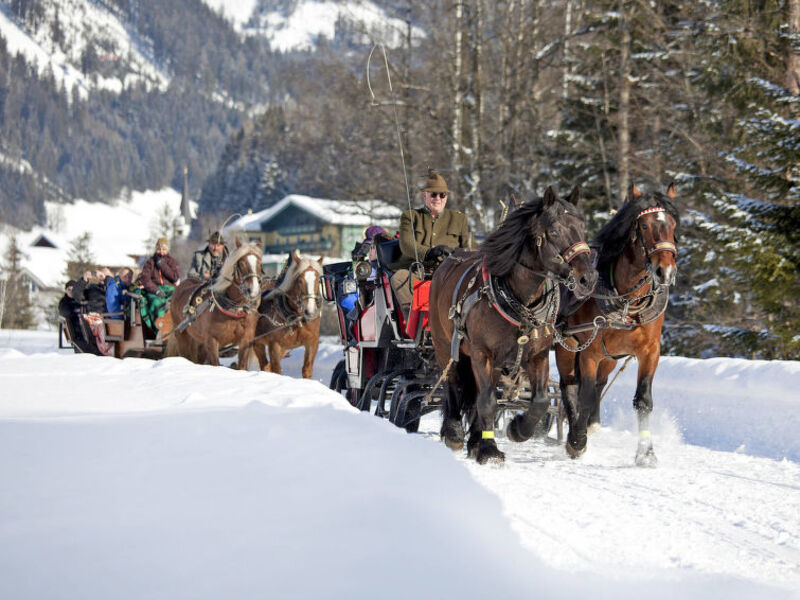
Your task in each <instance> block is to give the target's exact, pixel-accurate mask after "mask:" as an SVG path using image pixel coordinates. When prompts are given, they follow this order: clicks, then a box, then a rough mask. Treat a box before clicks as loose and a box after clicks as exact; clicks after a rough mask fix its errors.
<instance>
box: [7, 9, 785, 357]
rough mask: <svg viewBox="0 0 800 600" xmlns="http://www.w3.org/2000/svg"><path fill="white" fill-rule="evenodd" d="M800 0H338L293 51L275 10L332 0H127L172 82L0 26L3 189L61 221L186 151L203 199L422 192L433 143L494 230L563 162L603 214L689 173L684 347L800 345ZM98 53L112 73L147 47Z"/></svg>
mask: <svg viewBox="0 0 800 600" xmlns="http://www.w3.org/2000/svg"><path fill="white" fill-rule="evenodd" d="M59 1H60V2H65V1H66V0H59ZM71 1H78V0H71ZM798 2H800V0H763V1H761V2H757V3H756V2H742V1H741V0H708V1H706V2H683V1H671V0H668V1H664V2H658V3H642V2H635V1H632V0H504V1H500V2H497V1H495V0H387V1H384V2H380V3H377V4H379V6H380V7H381V8H382V9H383V10H384V12H385V14H386V15H387V18H388V17H391V18H392V19H393V21H391V23H389V21H387V25H386V27H385V28H384V29H383V30H380V29H376V28H375V27H367V26H364V25H363V24H360V23H359V22H358V21H357V20H348V18H347V15H348V14H355V13H356V12H357V11H356V10H355V8H352V7H355V6H360V5H362V4H364V3H363V2H355V1H353V2H339V3H338V4H339V5H342V6H346V7H350V8H347V10H345V11H344V12H343V13H340V15H339V17H337V20H336V28H335V32H336V33H335V36H334V39H327V38H324V37H320V38H318V39H317V40H316V46H315V47H314V49H313V50H309V51H294V52H287V53H278V52H273V51H272V50H270V48H269V43H268V41H267V38H266V37H264V36H262V35H261V33H260V29H259V28H262V27H264V23H269V22H274V21H275V19H273V18H272V17H271V16H270V15H273V12H272V11H275V10H279V11H281V14H283V15H289V14H291V13H292V11H297V10H299V7H300V6H301V5H303V4H306V3H311V0H306V2H301V1H300V0H297V1H295V2H285V1H278V0H261V1H260V2H259V3H257V13H258V15H257V16H254V17H253V19H251V21H250V24H249V27H250V29H249V30H248V29H247V28H245V32H246V33H242V32H237V31H236V30H234V29H233V28H232V27H231V26H230V25H229V24H228V23H226V22H225V21H224V20H223V19H222V18H221V17H219V16H218V15H216V14H215V13H214V12H213V11H211V10H210V9H209V8H208V7H207V6H206V5H205V4H203V3H202V2H200V1H199V0H174V1H170V2H160V1H158V0H108V1H106V2H104V3H101V4H102V5H103V6H110V7H111V8H112V9H113V10H114V11H115V14H119V15H120V18H121V19H122V21H123V22H125V23H127V24H128V25H127V26H129V27H130V28H131V30H132V31H135V32H136V35H137V36H138V38H137V39H139V40H140V42H141V45H142V47H143V48H144V50H143V54H144V55H146V56H151V57H152V60H153V62H154V64H155V65H156V67H157V68H158V69H159V70H160V72H161V73H163V74H165V75H164V77H166V78H167V82H166V83H165V84H159V85H156V84H147V83H145V82H139V83H136V84H131V85H129V86H127V87H125V88H124V90H123V91H122V92H120V93H115V92H113V91H102V90H96V91H93V92H92V93H90V94H88V95H86V96H85V97H84V96H83V95H81V94H79V93H77V92H75V91H74V90H65V89H61V88H60V87H59V84H58V83H56V82H55V80H52V79H50V78H48V76H47V74H46V73H45V74H44V75H41V76H38V77H37V76H35V75H34V74H33V73H32V72H31V69H30V67H28V66H26V65H25V64H24V63H23V62H22V61H21V60H19V59H16V58H14V57H13V56H10V55H9V54H8V52H6V51H4V50H2V46H1V45H0V59H1V60H0V153H1V154H0V174H1V175H2V178H3V185H2V186H0V208H2V211H3V218H4V220H12V221H15V222H16V223H17V224H31V223H33V222H35V221H39V222H41V220H42V219H43V218H44V214H43V208H42V199H43V198H44V197H48V196H50V197H58V196H62V197H64V198H65V199H69V198H71V197H76V196H82V197H86V198H89V199H104V198H109V197H113V196H114V195H115V194H117V193H118V192H119V191H120V190H121V189H122V188H124V187H128V188H132V189H143V188H154V187H159V186H162V185H165V184H169V183H172V184H173V185H178V184H179V182H180V173H181V167H182V165H183V164H184V163H186V164H188V165H189V168H190V173H191V174H192V177H191V185H192V188H193V189H192V193H193V195H194V196H199V198H200V210H201V212H204V213H214V214H225V215H227V214H230V213H233V212H243V211H246V210H247V209H251V208H252V209H253V210H259V209H261V208H264V207H266V206H269V205H270V204H271V203H273V202H275V201H276V200H277V199H279V198H281V197H282V196H283V195H284V194H285V193H287V192H298V193H307V194H313V195H320V196H327V197H344V198H365V197H378V198H382V199H386V200H389V201H392V202H395V203H397V204H398V205H405V204H406V203H407V188H406V180H407V179H408V181H409V183H410V185H411V188H412V195H413V187H414V184H415V183H416V182H417V181H418V179H419V178H420V176H421V175H423V174H424V173H425V171H426V168H427V167H428V166H431V167H436V168H438V169H440V170H441V171H442V173H443V174H444V175H445V177H446V178H447V180H448V183H449V184H450V187H451V188H452V189H453V190H454V192H455V193H454V195H453V197H452V199H451V201H450V202H451V205H453V207H455V208H460V209H463V210H465V211H466V212H467V213H468V214H469V215H470V218H471V221H472V223H473V226H474V228H475V229H476V230H478V231H486V230H489V229H491V228H492V227H493V226H494V224H495V223H496V219H497V215H498V214H499V209H500V205H499V201H500V200H503V201H507V200H508V199H509V198H510V197H511V196H512V195H513V196H514V197H515V198H516V199H518V200H523V199H525V198H527V197H529V196H531V195H533V194H537V193H541V191H542V190H543V189H544V187H545V186H547V185H551V184H553V185H555V186H556V187H557V188H558V189H559V190H561V191H566V190H568V189H569V188H571V187H572V186H573V185H580V186H581V190H582V196H583V206H584V208H585V210H586V212H587V214H588V215H589V220H590V229H591V231H597V229H598V228H599V227H600V226H601V225H602V223H603V222H605V220H607V219H608V218H609V210H612V209H615V208H616V207H618V206H619V205H620V203H621V202H622V201H623V199H624V197H625V190H627V189H628V186H629V185H630V184H631V183H636V184H637V185H638V186H641V187H650V188H653V189H661V190H663V189H664V188H665V187H666V185H667V184H668V183H669V182H670V181H675V182H676V183H677V185H678V198H677V203H678V206H679V208H680V210H681V214H682V221H683V222H682V227H681V231H680V240H679V267H680V271H679V284H678V288H677V290H676V292H675V293H674V295H673V297H672V303H671V306H670V312H669V319H670V321H669V323H668V326H667V327H665V337H664V344H665V349H666V350H668V351H674V352H678V353H681V354H684V355H692V356H697V355H704V354H710V353H719V354H734V355H736V354H744V355H747V356H750V357H764V358H776V357H784V358H797V357H798V356H800V336H798V334H797V331H800V307H799V306H798V300H797V298H798V294H800V268H799V267H800V243H799V242H800V240H798V234H797V231H798V227H799V226H800V192H798V185H797V181H798V177H800V141H799V140H800V131H799V130H800V120H799V115H800V108H799V106H800V105H799V103H800V100H799V99H798V88H799V87H800V85H799V82H800V76H799V75H798V72H800V58H799V57H800V38H798V30H800V8H798ZM37 3H38V5H41V4H42V3H41V1H40V0H13V1H7V0H6V1H5V2H4V3H3V4H4V6H5V7H6V12H7V13H9V14H12V16H13V18H16V19H23V20H24V19H29V20H30V19H34V20H35V19H41V12H42V11H41V10H39V11H38V12H36V11H31V10H30V8H31V7H32V6H36V5H37ZM327 4H332V3H327ZM24 7H27V9H26V10H22V8H24ZM15 11H16V12H15ZM276 14H277V13H276ZM32 15H33V16H32ZM36 15H39V16H36ZM343 15H344V16H343ZM37 26H39V27H45V26H49V27H51V28H52V27H54V25H53V23H52V22H51V23H39V24H38V25H37ZM287 27H288V25H287ZM56 29H57V28H56ZM385 39H392V40H395V41H396V44H398V45H394V46H391V47H389V48H388V50H387V57H386V58H387V63H388V66H389V74H390V75H391V85H392V88H391V90H390V86H389V80H388V79H387V72H386V70H385V68H384V55H383V52H382V48H376V49H375V52H374V53H373V54H372V56H371V61H370V62H369V67H368V60H367V59H368V56H370V51H371V50H372V49H373V43H374V42H377V41H381V40H385ZM398 40H399V41H398ZM85 54H86V56H84V57H83V59H84V60H82V61H81V63H82V68H84V69H85V70H86V72H87V73H90V74H91V73H96V76H97V77H99V76H101V75H102V76H104V77H108V76H111V75H113V73H114V70H115V69H116V70H124V68H125V65H124V61H121V60H120V61H115V62H114V61H112V63H109V62H108V61H104V60H101V59H102V58H103V57H104V56H107V54H108V53H106V54H102V53H99V52H98V53H97V56H94V55H93V54H92V52H90V51H89V50H87V51H86V52H85ZM98 57H99V58H98ZM21 81H24V82H25V83H24V84H20V82H21ZM399 142H400V143H399ZM401 146H402V150H403V152H402V154H401V150H400V148H401ZM404 165H405V169H404ZM203 180H204V183H203ZM201 184H202V191H200V186H201Z"/></svg>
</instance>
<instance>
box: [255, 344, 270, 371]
mask: <svg viewBox="0 0 800 600" xmlns="http://www.w3.org/2000/svg"><path fill="white" fill-rule="evenodd" d="M253 353H254V354H255V355H256V358H258V368H259V369H261V370H262V371H269V359H268V358H267V346H266V344H262V343H259V342H254V343H253Z"/></svg>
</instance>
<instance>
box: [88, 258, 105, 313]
mask: <svg viewBox="0 0 800 600" xmlns="http://www.w3.org/2000/svg"><path fill="white" fill-rule="evenodd" d="M94 275H95V281H94V282H91V283H89V284H88V285H87V286H86V289H85V290H84V292H83V298H84V300H86V308H87V309H88V311H89V312H93V313H104V312H106V281H107V280H108V279H109V278H110V277H111V271H110V270H109V269H108V267H104V268H102V269H97V270H96V271H95V274H94Z"/></svg>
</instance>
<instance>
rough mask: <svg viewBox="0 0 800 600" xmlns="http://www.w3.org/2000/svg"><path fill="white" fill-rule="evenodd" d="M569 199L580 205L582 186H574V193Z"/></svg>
mask: <svg viewBox="0 0 800 600" xmlns="http://www.w3.org/2000/svg"><path fill="white" fill-rule="evenodd" d="M567 199H568V200H569V201H570V203H571V204H574V205H575V206H578V201H579V200H580V199H581V188H579V187H578V186H577V185H576V186H575V187H574V188H572V193H571V194H570V195H569V198H567Z"/></svg>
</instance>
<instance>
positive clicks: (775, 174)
mask: <svg viewBox="0 0 800 600" xmlns="http://www.w3.org/2000/svg"><path fill="white" fill-rule="evenodd" d="M715 5H716V9H717V10H716V11H715V13H714V15H715V17H714V20H713V21H712V22H710V23H708V24H707V25H706V28H705V30H704V32H703V33H704V35H700V36H698V39H697V49H698V53H697V54H698V56H700V57H702V61H703V65H702V68H700V69H698V70H697V75H696V77H695V80H694V83H695V85H696V86H697V87H699V88H701V89H702V90H703V92H704V93H705V96H706V98H708V101H707V102H706V109H705V110H704V111H703V112H702V115H701V120H702V122H703V123H704V124H705V127H706V130H707V132H708V136H709V145H710V146H711V147H713V148H717V149H718V152H717V153H716V155H715V156H709V157H708V161H709V166H708V171H709V172H713V173H715V177H713V178H710V177H706V178H704V179H701V178H699V177H698V179H697V180H696V181H698V182H701V183H699V185H696V186H695V189H696V191H697V192H698V193H699V194H701V195H702V197H703V198H704V199H705V200H706V202H707V203H706V207H705V210H703V211H702V212H699V213H698V214H697V215H696V216H697V222H698V225H699V226H700V229H701V230H702V231H704V232H705V233H706V234H707V236H708V238H709V241H710V242H712V243H713V246H712V245H709V244H706V246H705V249H704V251H703V252H700V253H698V258H699V257H703V256H704V257H705V258H704V259H703V260H704V261H705V262H707V263H708V264H707V266H706V268H707V270H708V271H709V273H713V278H709V279H708V280H707V282H706V283H707V284H708V285H706V284H703V287H702V289H700V290H699V291H698V296H699V299H698V300H697V301H696V302H695V307H694V312H695V316H696V317H697V320H699V321H701V322H705V323H706V324H705V325H704V327H703V329H705V331H706V333H709V334H712V335H715V336H717V337H718V339H719V340H720V344H719V346H720V347H722V348H723V351H724V352H726V353H737V354H746V355H749V356H752V357H762V358H797V357H798V356H800V337H798V336H797V333H796V332H797V331H798V330H799V329H800V308H799V307H798V302H797V297H798V293H800V277H799V276H798V274H800V248H799V247H798V241H800V239H799V238H798V234H797V228H798V225H800V202H799V200H800V191H799V190H798V186H797V180H798V177H800V142H798V140H800V122H799V121H798V116H800V110H798V109H799V108H800V103H799V101H798V97H797V96H793V95H792V94H791V92H790V91H789V90H787V89H785V88H783V87H781V85H779V83H777V82H785V81H786V73H785V69H786V62H785V61H784V57H785V56H786V52H787V50H786V48H785V46H786V44H787V40H786V36H785V22H784V21H783V13H782V7H781V2H779V1H777V0H765V1H764V2H762V3H759V4H751V3H744V4H743V3H741V2H739V1H737V0H724V1H721V2H718V3H715ZM709 258H710V260H709Z"/></svg>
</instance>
